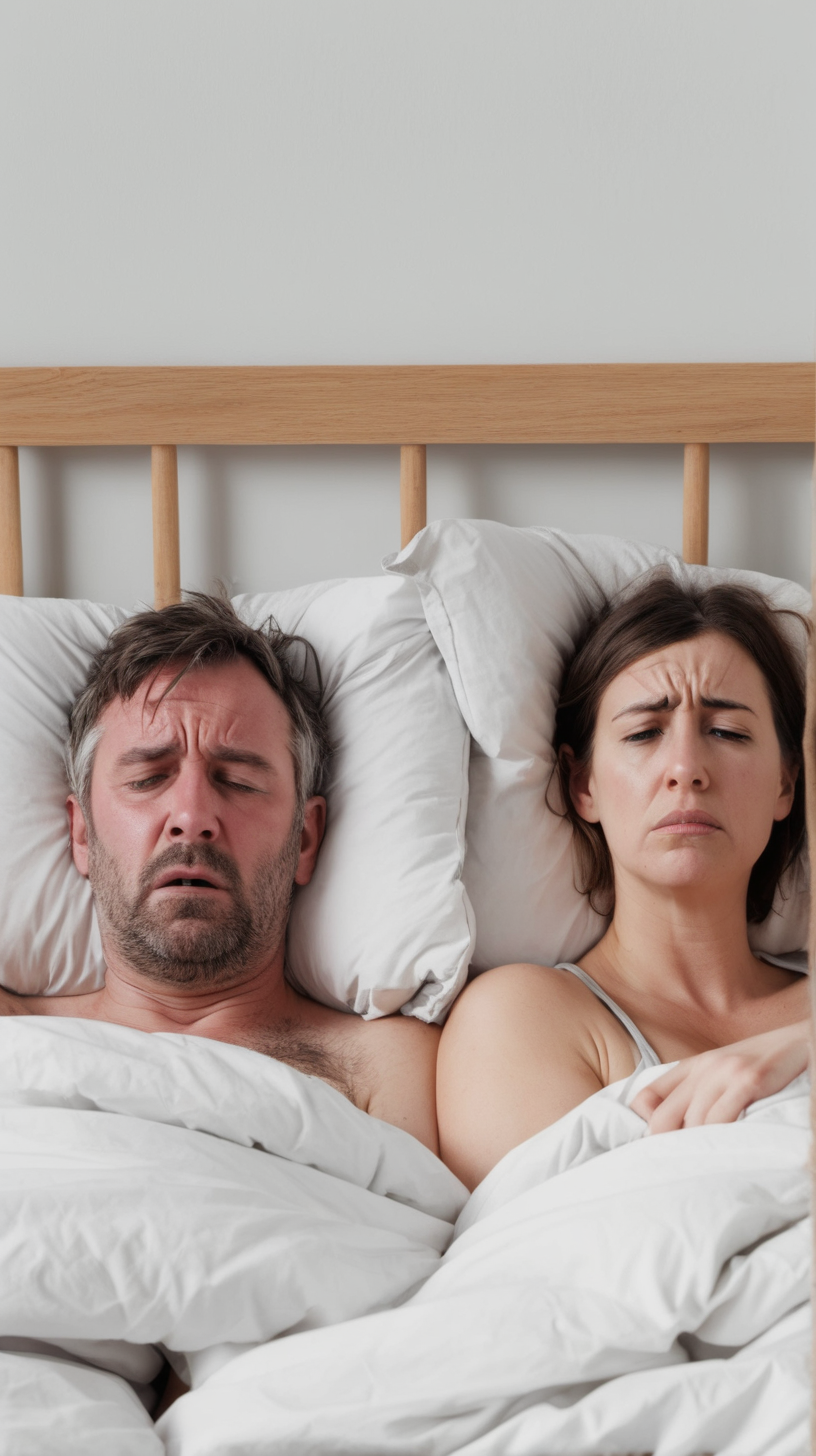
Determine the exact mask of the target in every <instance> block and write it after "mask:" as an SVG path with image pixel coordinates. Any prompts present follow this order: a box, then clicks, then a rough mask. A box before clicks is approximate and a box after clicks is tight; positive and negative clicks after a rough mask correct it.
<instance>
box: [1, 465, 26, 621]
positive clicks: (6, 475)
mask: <svg viewBox="0 0 816 1456" xmlns="http://www.w3.org/2000/svg"><path fill="white" fill-rule="evenodd" d="M0 593H2V594H3V595H6V596H11V597H21V596H22V595H23V533H22V528H21V524H20V465H19V459H18V454H17V450H16V449H15V447H14V446H13V445H0Z"/></svg>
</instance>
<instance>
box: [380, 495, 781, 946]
mask: <svg viewBox="0 0 816 1456" xmlns="http://www.w3.org/2000/svg"><path fill="white" fill-rule="evenodd" d="M658 562H666V563H668V564H669V565H670V566H671V568H672V570H673V571H675V572H676V574H677V576H678V577H679V578H681V579H682V578H692V579H696V578H697V577H699V576H701V575H702V576H707V577H710V578H712V579H715V580H733V581H738V582H743V583H745V584H747V585H749V586H755V587H757V588H759V589H760V590H761V591H764V592H766V593H767V594H768V596H769V597H770V598H771V600H772V601H773V603H774V604H775V605H777V606H781V607H789V608H793V609H794V610H795V611H800V612H808V611H809V610H810V598H809V597H808V595H807V593H806V592H805V591H804V590H803V588H802V587H800V586H798V585H797V584H796V583H795V582H789V581H779V580H776V579H775V578H773V577H768V576H760V575H759V574H757V573H754V572H747V571H718V570H715V569H714V568H710V567H693V566H686V565H685V564H684V563H683V562H681V561H679V560H678V558H677V557H676V556H674V555H673V554H672V553H671V552H670V551H667V550H664V549H662V548H660V547H657V546H647V545H640V544H638V543H636V542H631V541H622V540H618V539H617V538H616V537H613V536H568V535H566V534H565V533H564V532H562V531H552V530H539V529H535V528H532V527H530V528H514V527H510V526H503V525H499V524H498V523H497V522H494V521H470V520H462V521H437V522H434V523H433V524H432V525H430V526H427V527H426V528H425V530H424V531H422V532H421V533H420V534H419V535H418V536H416V537H415V538H414V540H413V541H412V542H411V544H410V545H409V546H407V547H406V548H405V550H404V551H403V552H402V553H400V554H399V555H396V556H392V557H388V558H387V559H386V562H385V563H384V565H385V566H386V569H387V570H389V571H391V572H394V573H399V574H401V575H403V576H409V577H412V578H413V580H414V581H415V582H416V583H417V585H418V586H419V589H420V592H421V593H422V599H423V602H424V605H425V613H426V616H427V618H428V624H429V626H430V628H431V631H432V632H433V634H434V637H435V638H436V642H437V645H438V646H439V649H440V651H441V653H442V656H443V657H444V659H445V662H446V664H447V668H448V671H449V673H450V675H451V679H452V682H453V685H454V689H455V692H456V696H457V699H458V702H459V706H460V708H461V710H462V714H463V716H464V718H465V721H466V722H467V725H468V727H469V729H470V732H471V734H472V738H473V745H472V750H471V765H470V807H469V811H468V820H467V853H466V857H465V869H464V881H465V886H466V889H467V892H468V895H469V897H470V901H471V904H472V905H473V909H474V913H475V916H476V947H475V951H474V961H473V964H474V969H476V970H485V969H487V968H488V967H490V966H496V965H503V964H506V963H508V962H515V961H531V962H533V963H538V964H542V965H553V964H555V963H556V962H558V961H562V960H576V959H577V958H578V957H580V956H581V955H582V954H583V953H584V952H585V951H587V950H588V949H589V947H590V946H591V945H593V944H594V943H595V941H596V940H598V939H599V938H600V936H601V934H602V933H603V930H604V926H605V921H604V920H603V919H602V918H601V917H600V916H599V915H596V914H595V912H594V911H593V910H591V909H590V906H589V902H588V900H587V898H586V896H584V895H582V894H580V893H579V892H578V891H577V890H576V888H575V884H574V878H573V876H574V869H573V857H572V832H571V829H570V826H569V823H568V822H567V821H565V820H564V819H562V818H560V817H559V816H558V815H557V814H556V813H554V812H552V811H551V810H550V809H549V808H548V806H547V804H546V802H545V794H546V793H547V787H548V784H549V783H550V776H551V773H552V769H553V764H554V754H553V748H552V738H553V732H554V727H555V709H556V706H557V701H558V693H559V689H560V684H561V678H562V674H563V671H564V667H565V664H566V662H567V660H568V659H569V657H570V656H571V655H572V652H573V650H574V647H575V644H576V641H577V639H578V637H579V635H580V633H581V631H582V628H583V626H584V624H585V623H586V621H587V619H588V618H589V617H590V616H591V615H592V614H594V613H595V612H596V611H597V610H598V609H599V608H600V607H601V606H602V605H603V602H604V601H605V600H608V599H609V598H611V597H612V596H614V595H615V594H616V593H617V592H618V591H619V590H620V589H621V587H623V586H624V585H625V584H626V583H627V582H629V581H631V580H633V579H634V578H635V577H637V576H640V575H641V573H642V572H644V571H647V570H648V569H649V568H650V567H652V566H655V565H656V564H657V563H658ZM780 621H781V625H782V627H783V628H784V629H785V630H786V631H788V633H789V635H790V637H791V640H792V641H793V642H794V643H795V646H796V649H797V652H799V653H800V654H801V656H802V657H804V652H805V643H806V639H805V632H804V629H803V628H800V627H799V625H798V624H797V623H796V622H795V620H792V619H790V618H786V617H782V618H781V619H780ZM549 797H550V799H551V801H552V802H554V803H556V804H557V803H558V798H557V786H556V784H555V781H554V780H553V786H552V789H551V791H550V795H549ZM784 888H785V892H786V894H787V896H788V898H787V899H783V898H782V897H781V896H780V895H777V900H776V902H775V906H774V909H773V910H772V911H771V914H770V915H769V916H768V917H767V919H766V920H764V921H763V922H762V924H761V925H758V926H752V927H751V931H750V939H751V944H752V945H753V946H754V948H755V949H757V950H762V951H767V952H769V953H773V954H784V953H786V952H789V951H794V950H799V949H801V948H803V947H804V946H805V945H806V944H807V924H808V899H809V897H808V882H807V872H806V866H805V865H804V864H800V865H799V866H797V867H795V869H794V871H793V872H792V874H791V875H790V876H789V877H788V882H787V884H786V885H785V887H784Z"/></svg>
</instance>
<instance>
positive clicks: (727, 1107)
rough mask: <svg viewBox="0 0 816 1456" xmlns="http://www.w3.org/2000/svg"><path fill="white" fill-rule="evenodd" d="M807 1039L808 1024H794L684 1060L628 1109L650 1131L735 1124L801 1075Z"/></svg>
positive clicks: (645, 1088)
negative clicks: (754, 1106)
mask: <svg viewBox="0 0 816 1456" xmlns="http://www.w3.org/2000/svg"><path fill="white" fill-rule="evenodd" d="M810 1035H811V1028H810V1022H809V1021H798V1022H796V1023H795V1024H794V1025H793V1026H782V1027H779V1028H778V1029H777V1030H776V1031H763V1032H761V1033H760V1035H759V1036H751V1037H748V1038H747V1040H746V1041H738V1042H735V1043H734V1044H733V1046H727V1047H716V1048H715V1049H714V1051H710V1052H700V1054H699V1055H698V1056H696V1057H686V1058H685V1060H684V1061H682V1062H678V1063H677V1066H676V1067H672V1069H671V1071H670V1072H666V1073H665V1075H664V1076H662V1077H658V1078H657V1079H656V1080H655V1081H654V1082H651V1083H650V1084H649V1086H648V1087H644V1089H643V1091H642V1092H639V1093H638V1095H637V1097H635V1098H634V1099H633V1101H632V1102H631V1104H630V1106H631V1107H632V1110H633V1111H634V1112H636V1113H637V1114H638V1115H639V1116H640V1117H642V1118H644V1119H645V1120H646V1122H648V1124H649V1132H674V1131H675V1129H676V1128H680V1127H701V1126H702V1125H703V1124H704V1123H708V1122H735V1121H736V1119H737V1118H738V1117H739V1115H740V1113H741V1112H742V1111H743V1110H744V1108H746V1107H749V1106H750V1104H751V1103H752V1102H757V1101H758V1100H759V1099H760V1098H761V1097H771V1096H772V1095H773V1093H774V1092H779V1091H781V1089H782V1088H783V1087H787V1085H788V1083H789V1082H792V1081H793V1079H794V1077H798V1076H799V1074H800V1072H804V1070H805V1068H806V1067H807V1064H808V1061H809V1058H810Z"/></svg>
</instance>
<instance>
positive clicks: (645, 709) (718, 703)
mask: <svg viewBox="0 0 816 1456" xmlns="http://www.w3.org/2000/svg"><path fill="white" fill-rule="evenodd" d="M700 702H701V704H702V706H703V707H704V708H737V709H739V711H740V712H743V713H753V714H754V717H756V713H754V710H753V708H749V706H748V704H747V703H735V702H733V701H732V699H731V698H701V699H700ZM673 706H674V707H676V706H677V704H676V703H675V704H674V705H673ZM671 710H672V705H670V704H669V699H668V697H663V698H661V699H660V700H659V702H652V703H645V702H644V703H630V704H629V707H628V708H621V711H620V712H619V713H616V714H615V717H614V718H613V719H612V722H613V723H614V722H616V721H617V719H618V718H625V717H626V715H627V714H628V713H668V712H671Z"/></svg>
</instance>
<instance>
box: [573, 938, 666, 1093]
mask: <svg viewBox="0 0 816 1456" xmlns="http://www.w3.org/2000/svg"><path fill="white" fill-rule="evenodd" d="M555 969H556V970H557V971H571V972H572V974H573V976H577V977H578V980H579V981H583V983H584V985H585V986H586V987H587V989H588V990H590V991H592V992H593V994H594V995H595V996H597V997H598V1000H599V1001H603V1003H604V1005H605V1006H608V1007H609V1010H610V1011H611V1012H612V1015H613V1016H617V1018H618V1021H620V1022H621V1024H622V1025H623V1026H625V1027H626V1030H627V1031H628V1033H629V1035H630V1036H631V1038H632V1040H633V1042H634V1043H635V1046H636V1047H637V1049H638V1051H639V1052H640V1063H639V1065H638V1066H637V1067H636V1068H635V1071H636V1072H642V1071H644V1069H645V1068H646V1067H659V1066H660V1058H659V1056H658V1055H657V1052H656V1051H655V1050H654V1048H653V1047H650V1046H649V1043H648V1042H647V1040H646V1038H645V1036H644V1035H643V1032H642V1031H638V1029H637V1027H636V1026H635V1023H634V1021H633V1020H632V1018H631V1016H627V1015H626V1012H625V1011H622V1010H621V1008H620V1006H619V1005H618V1003H617V1001H613V1000H612V997H611V996H608V995H607V993H606V991H603V990H602V989H601V987H600V986H599V985H598V982H597V981H593V979H592V977H591V976H588V975H587V973H586V971H582V970H581V967H580V966H574V965H573V964H572V961H559V963H558V965H557V966H556V967H555Z"/></svg>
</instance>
